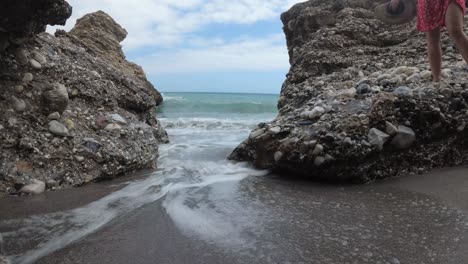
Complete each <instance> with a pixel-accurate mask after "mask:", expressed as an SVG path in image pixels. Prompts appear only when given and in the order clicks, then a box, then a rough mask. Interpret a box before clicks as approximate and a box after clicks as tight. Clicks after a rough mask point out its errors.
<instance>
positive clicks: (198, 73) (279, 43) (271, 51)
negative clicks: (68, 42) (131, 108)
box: [65, 0, 301, 93]
mask: <svg viewBox="0 0 468 264" xmlns="http://www.w3.org/2000/svg"><path fill="white" fill-rule="evenodd" d="M68 2H69V3H70V4H71V5H72V6H73V17H72V18H71V19H70V20H69V21H68V24H67V25H66V27H65V29H67V30H68V29H70V28H71V27H73V25H74V24H75V21H76V19H77V18H79V17H81V16H83V15H84V14H86V13H90V12H94V11H97V10H103V11H105V12H107V13H108V14H110V15H111V16H112V17H113V18H114V19H115V20H116V21H117V22H118V23H120V24H121V25H122V26H123V27H124V28H125V29H127V31H128V32H129V35H128V37H127V39H126V40H125V41H124V42H123V43H122V44H123V47H124V50H125V53H126V55H127V57H128V58H129V59H130V60H131V61H134V62H136V63H138V64H140V65H142V66H143V68H144V69H145V71H146V73H147V75H148V78H149V79H150V81H151V82H153V84H154V85H155V86H156V87H157V88H158V89H159V90H160V91H163V92H173V91H184V92H186V91H194V92H250V93H279V91H280V87H281V84H282V82H283V80H284V78H285V74H286V73H287V71H288V68H289V63H288V55H287V49H286V44H285V40H284V35H283V33H282V24H281V21H280V19H279V16H280V14H281V13H282V12H283V11H286V10H287V9H288V8H289V7H291V6H292V5H293V4H295V3H298V2H301V1H298V0H138V1H136V0H118V1H116V0H68Z"/></svg>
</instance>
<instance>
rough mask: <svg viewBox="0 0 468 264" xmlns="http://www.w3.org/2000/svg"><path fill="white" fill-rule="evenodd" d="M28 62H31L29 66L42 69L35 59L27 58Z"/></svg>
mask: <svg viewBox="0 0 468 264" xmlns="http://www.w3.org/2000/svg"><path fill="white" fill-rule="evenodd" d="M29 63H30V64H31V67H32V68H33V69H35V70H40V69H42V65H41V64H40V63H39V62H38V61H37V60H35V59H31V60H29Z"/></svg>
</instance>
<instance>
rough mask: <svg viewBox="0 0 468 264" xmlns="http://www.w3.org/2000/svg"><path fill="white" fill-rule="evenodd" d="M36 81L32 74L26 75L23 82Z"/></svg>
mask: <svg viewBox="0 0 468 264" xmlns="http://www.w3.org/2000/svg"><path fill="white" fill-rule="evenodd" d="M33 79H34V76H33V74H32V73H29V72H27V73H25V74H24V76H23V82H31V81H32V80H33Z"/></svg>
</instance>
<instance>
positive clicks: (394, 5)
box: [389, 0, 400, 11]
mask: <svg viewBox="0 0 468 264" xmlns="http://www.w3.org/2000/svg"><path fill="white" fill-rule="evenodd" d="M389 5H390V8H391V9H392V11H397V10H398V7H399V6H400V0H391V1H390V3H389Z"/></svg>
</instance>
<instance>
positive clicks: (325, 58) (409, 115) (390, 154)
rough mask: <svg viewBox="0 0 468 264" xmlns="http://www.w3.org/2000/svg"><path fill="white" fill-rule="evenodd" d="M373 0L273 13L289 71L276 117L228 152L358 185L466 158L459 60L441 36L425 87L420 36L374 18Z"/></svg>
mask: <svg viewBox="0 0 468 264" xmlns="http://www.w3.org/2000/svg"><path fill="white" fill-rule="evenodd" d="M381 2H382V1H371V0H355V1H352V0H349V1H341V0H333V1H329V0H327V1H325V0H312V1H308V2H305V3H301V4H297V5H295V6H294V7H292V8H291V9H290V10H289V11H288V12H286V13H284V14H283V15H282V17H281V18H282V21H283V24H284V32H285V34H286V38H287V44H288V49H289V54H290V63H291V69H290V72H289V73H288V75H287V80H286V81H285V83H284V85H283V87H282V91H281V97H280V100H279V104H278V108H279V115H278V117H277V118H276V119H275V120H273V121H272V122H270V123H266V124H260V125H259V126H258V128H257V129H256V130H255V131H254V132H252V134H251V136H250V137H249V139H247V140H246V141H245V142H243V143H242V144H241V145H240V146H239V147H238V148H237V149H236V150H235V151H234V152H233V153H232V155H231V157H230V158H231V159H234V160H240V161H251V162H253V163H254V164H255V165H256V166H257V167H259V168H269V169H273V170H276V171H279V172H285V174H286V175H292V174H299V175H302V176H305V177H309V178H314V179H321V180H330V181H358V182H366V181H372V180H375V179H379V178H386V177H395V176H400V175H407V174H410V173H421V172H424V171H427V170H429V169H432V168H435V167H444V166H455V165H460V164H464V163H466V162H467V161H468V144H467V138H468V137H467V136H468V128H467V127H466V124H467V122H468V84H467V83H466V79H467V78H468V70H467V68H466V64H465V62H464V61H463V60H462V58H461V57H460V55H459V54H458V53H457V52H456V50H455V48H454V46H453V43H452V42H451V41H450V40H449V38H448V36H447V34H446V33H445V34H444V35H443V40H442V44H443V53H444V57H443V60H444V64H443V68H444V71H443V72H444V77H445V78H444V81H443V82H441V83H439V84H433V83H432V82H431V80H430V78H431V73H430V71H429V70H430V69H429V66H428V64H427V62H426V44H425V38H424V35H423V34H420V33H418V32H416V30H415V25H414V24H406V25H399V26H389V25H385V24H383V23H381V22H380V21H378V20H377V19H375V17H374V15H373V12H372V10H373V8H374V7H375V5H377V4H379V3H381ZM369 140H370V141H371V142H369ZM317 146H320V147H319V148H318V149H317Z"/></svg>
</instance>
